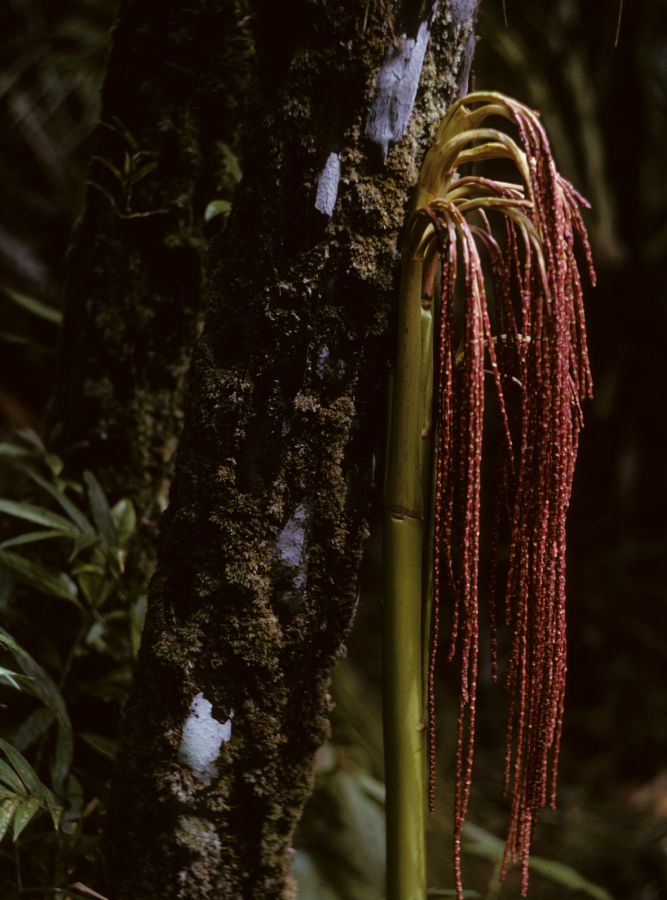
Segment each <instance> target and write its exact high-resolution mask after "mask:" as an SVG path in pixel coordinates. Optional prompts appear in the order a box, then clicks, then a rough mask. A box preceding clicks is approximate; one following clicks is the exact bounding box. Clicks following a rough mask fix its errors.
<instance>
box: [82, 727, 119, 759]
mask: <svg viewBox="0 0 667 900" xmlns="http://www.w3.org/2000/svg"><path fill="white" fill-rule="evenodd" d="M79 737H80V738H81V740H82V741H85V743H86V744H88V746H89V747H92V748H93V750H96V751H97V752H98V753H99V754H100V755H101V756H105V757H106V758H107V759H111V760H113V759H115V758H116V742H115V741H114V740H112V739H111V738H108V737H106V736H105V735H103V734H90V733H89V732H83V731H82V732H81V733H80V734H79Z"/></svg>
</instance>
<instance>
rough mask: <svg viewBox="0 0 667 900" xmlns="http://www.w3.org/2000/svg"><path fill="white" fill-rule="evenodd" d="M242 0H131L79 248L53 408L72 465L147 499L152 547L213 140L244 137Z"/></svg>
mask: <svg viewBox="0 0 667 900" xmlns="http://www.w3.org/2000/svg"><path fill="white" fill-rule="evenodd" d="M241 6H242V4H241V3H239V2H234V0H198V2H197V0H193V2H192V3H187V4H186V3H183V2H180V0H168V2H165V3H162V4H160V6H159V8H158V7H156V6H155V5H153V4H151V3H148V2H145V0H121V3H120V8H119V20H118V23H117V25H116V28H115V30H114V40H113V48H112V52H111V56H110V60H109V68H108V73H107V77H106V80H105V85H104V91H103V100H102V113H101V124H100V125H99V126H98V128H97V130H96V133H95V135H94V136H93V139H92V146H93V156H92V162H91V166H90V173H89V185H90V186H89V189H88V192H87V197H86V209H85V213H84V215H83V217H82V220H81V222H80V223H79V225H78V227H77V229H76V233H75V236H74V239H73V242H72V245H71V248H70V253H69V260H68V277H67V284H66V291H65V295H66V296H65V321H64V327H63V339H62V346H61V353H60V372H59V378H58V386H57V391H56V397H55V402H54V408H53V411H52V414H51V419H52V422H53V423H56V424H57V425H58V427H59V428H60V429H61V433H60V437H59V443H60V445H61V446H64V447H69V446H72V445H79V446H80V447H81V448H82V449H80V451H79V453H78V454H77V453H74V454H73V456H72V462H73V463H75V464H77V463H78V464H81V465H83V464H85V466H86V467H87V468H91V469H94V470H95V472H96V474H97V476H98V478H99V479H100V481H101V482H102V484H103V485H104V487H105V489H106V490H107V491H108V492H109V493H110V494H111V495H113V496H118V495H123V496H129V497H130V498H131V499H132V500H133V501H134V502H135V504H136V506H137V508H138V511H139V513H140V515H141V518H142V520H143V521H144V523H145V524H146V525H147V527H146V528H145V529H144V531H143V533H142V537H143V541H144V543H146V545H147V550H148V556H149V557H150V556H154V552H153V551H152V550H150V549H148V548H149V547H150V545H151V542H152V545H153V547H154V545H155V542H156V535H157V520H158V513H159V512H160V509H159V507H160V506H164V503H165V502H166V495H167V489H168V483H169V480H170V478H171V474H172V470H173V457H174V451H175V448H176V443H177V437H178V435H179V433H180V429H181V426H182V419H183V410H182V407H183V392H184V384H185V374H186V371H187V367H188V364H189V361H190V357H191V354H192V347H193V344H194V341H195V338H196V334H197V331H198V329H199V328H200V326H201V320H202V316H203V258H204V248H205V240H204V235H203V226H204V209H205V207H206V204H207V203H208V202H209V201H210V200H212V199H213V197H214V191H215V186H216V172H215V142H216V141H225V142H227V143H228V144H231V145H235V144H236V143H237V142H238V131H239V121H240V114H241V110H242V106H243V92H244V88H245V85H246V81H247V79H248V77H249V74H248V73H249V64H248V61H247V53H246V48H245V46H244V40H247V35H246V34H245V33H244V31H243V29H242V28H241V27H240V25H239V22H238V15H239V12H238V10H239V8H240V7H241ZM151 526H152V527H151Z"/></svg>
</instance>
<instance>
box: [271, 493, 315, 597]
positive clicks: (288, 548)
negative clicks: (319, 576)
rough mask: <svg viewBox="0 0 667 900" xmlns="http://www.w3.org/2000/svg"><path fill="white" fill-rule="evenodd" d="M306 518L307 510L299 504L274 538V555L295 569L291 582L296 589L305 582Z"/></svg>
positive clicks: (307, 516)
mask: <svg viewBox="0 0 667 900" xmlns="http://www.w3.org/2000/svg"><path fill="white" fill-rule="evenodd" d="M308 519H309V512H308V510H307V509H306V507H305V506H304V505H303V504H299V506H297V508H296V509H295V510H294V513H293V515H292V516H291V518H290V519H289V520H288V521H287V522H286V523H285V526H284V527H283V530H282V531H281V532H280V534H279V535H278V538H277V540H276V556H277V557H278V559H279V560H280V561H281V562H282V563H283V564H284V565H286V566H288V567H289V568H290V569H294V570H295V574H294V577H293V579H292V584H293V586H294V588H296V589H299V588H301V587H303V585H304V584H305V582H306V571H305V551H306V526H307V524H308Z"/></svg>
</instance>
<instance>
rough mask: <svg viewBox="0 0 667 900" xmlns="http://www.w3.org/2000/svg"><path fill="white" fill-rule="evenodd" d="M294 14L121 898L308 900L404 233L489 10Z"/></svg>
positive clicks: (200, 375)
mask: <svg viewBox="0 0 667 900" xmlns="http://www.w3.org/2000/svg"><path fill="white" fill-rule="evenodd" d="M461 5H463V6H464V7H465V9H463V11H462V12H461V10H460V9H459V7H460V6H461ZM295 7H296V8H295V9H294V10H292V14H291V16H290V18H289V21H285V20H284V16H285V13H284V10H283V9H282V8H280V7H274V6H273V5H272V4H270V3H257V4H256V17H257V18H256V26H257V54H258V82H257V85H256V90H255V93H254V96H253V98H252V102H251V104H250V111H249V122H251V123H252V125H251V127H249V128H248V131H247V135H246V150H245V154H244V170H245V179H244V182H243V184H242V185H241V188H240V190H239V192H238V193H237V198H236V201H235V204H234V209H233V212H232V217H231V219H230V223H229V226H228V229H227V232H226V235H225V238H224V241H223V242H222V243H221V246H220V247H214V248H213V250H212V253H214V254H216V256H217V258H216V260H215V267H214V270H213V274H212V275H211V277H210V279H209V293H208V312H207V319H206V326H205V330H204V333H203V335H202V337H201V338H200V339H199V341H198V343H197V346H196V349H195V354H194V358H193V363H192V368H191V374H190V388H189V397H188V403H187V414H186V422H185V426H184V431H183V436H182V439H181V442H180V446H179V451H178V461H177V470H176V475H175V479H174V482H173V484H172V490H171V495H170V504H169V508H168V510H167V513H166V514H165V516H164V518H163V523H162V532H161V548H160V556H159V563H158V570H157V573H156V576H155V577H154V579H153V582H152V586H151V592H150V601H149V612H148V617H147V622H146V628H145V633H144V640H143V646H142V651H141V654H140V660H139V667H138V673H137V681H136V686H135V690H134V693H133V696H132V698H131V701H130V703H129V704H128V709H127V712H126V717H125V722H124V729H123V737H122V742H121V751H120V758H119V763H118V769H117V773H116V780H115V808H114V813H113V815H114V862H113V866H112V873H113V876H114V877H115V881H116V884H115V892H114V897H116V898H117V900H130V898H132V900H149V898H150V900H153V898H158V897H159V898H161V900H169V898H189V900H204V898H206V900H211V898H230V900H232V898H233V900H238V898H257V900H259V898H267V900H268V898H288V897H292V896H294V886H293V883H292V879H291V874H290V871H291V841H292V836H293V832H294V828H295V826H296V824H297V822H298V819H299V816H300V814H301V810H302V808H303V805H304V803H305V800H306V798H307V796H308V793H309V791H310V788H311V773H312V763H313V756H314V753H315V751H316V750H317V748H318V747H319V746H320V745H321V744H322V742H323V741H324V740H325V739H326V737H327V733H328V723H327V712H328V709H329V704H330V699H329V694H328V686H329V677H330V670H331V667H332V665H333V664H334V662H335V660H336V659H337V658H338V657H339V656H340V655H341V653H342V652H343V648H344V641H345V638H346V635H347V633H348V631H349V628H350V626H351V623H352V619H353V616H354V610H355V606H356V598H357V572H358V566H359V562H360V557H361V551H362V544H363V540H364V537H365V535H366V515H367V510H368V504H369V498H370V493H371V487H372V480H373V473H372V468H373V448H374V443H375V441H376V439H377V435H378V430H379V429H381V427H382V424H381V423H382V411H383V400H382V395H381V388H382V384H383V380H384V373H385V368H386V357H387V347H388V344H387V340H386V336H387V331H388V327H389V322H390V317H391V307H392V298H393V288H394V284H395V278H396V268H397V261H398V258H397V243H398V236H399V231H400V228H401V224H402V221H403V217H404V214H405V209H406V206H407V202H408V198H409V193H410V187H411V185H412V184H413V183H414V182H415V180H416V174H417V171H418V168H419V164H420V162H421V158H422V156H423V153H424V150H425V147H426V144H427V142H428V141H429V139H430V136H431V134H432V132H433V129H434V127H435V124H436V122H437V121H438V120H439V118H440V117H441V115H442V114H443V112H444V110H445V108H446V107H447V105H448V104H449V103H450V102H451V101H452V99H453V98H454V96H456V94H457V93H459V91H460V80H461V79H462V78H465V76H466V74H467V71H466V64H467V60H468V53H469V47H470V40H471V33H472V27H473V22H472V17H473V16H474V12H475V4H474V3H470V2H466V3H465V4H453V3H451V4H442V5H440V6H438V5H437V4H422V5H420V4H418V3H417V4H415V3H407V2H406V3H404V4H403V5H402V6H400V5H399V4H391V3H384V4H372V3H369V4H366V5H364V4H359V5H357V6H352V7H351V6H350V5H349V4H345V3H343V0H338V2H336V0H326V2H324V0H320V2H316V0H302V2H299V3H297V4H296V5H295ZM422 54H423V59H422V58H421V55H422ZM413 99H414V104H413Z"/></svg>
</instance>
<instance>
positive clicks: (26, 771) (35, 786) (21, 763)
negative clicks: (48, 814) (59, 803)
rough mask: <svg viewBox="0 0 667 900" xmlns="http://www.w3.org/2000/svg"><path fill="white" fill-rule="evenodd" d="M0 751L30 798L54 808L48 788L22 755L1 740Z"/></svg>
mask: <svg viewBox="0 0 667 900" xmlns="http://www.w3.org/2000/svg"><path fill="white" fill-rule="evenodd" d="M0 750H2V752H3V753H4V754H5V756H6V757H7V760H8V762H9V764H10V765H11V767H12V769H14V771H15V772H16V774H17V775H18V776H19V778H20V779H21V781H22V782H23V784H24V785H25V787H26V789H27V791H28V792H29V793H30V794H31V796H33V797H34V798H35V799H37V800H39V801H40V803H42V804H43V805H44V806H52V805H53V806H55V805H56V798H55V797H54V796H53V794H52V792H51V791H50V790H49V788H47V786H46V785H45V784H43V783H42V782H41V781H40V779H39V776H38V775H37V772H35V770H34V769H33V767H32V766H31V765H30V763H29V762H28V760H27V759H26V758H25V757H24V756H23V754H22V753H19V752H18V750H16V749H15V748H14V747H12V745H11V744H10V743H9V742H8V741H5V740H4V739H3V738H0Z"/></svg>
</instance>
